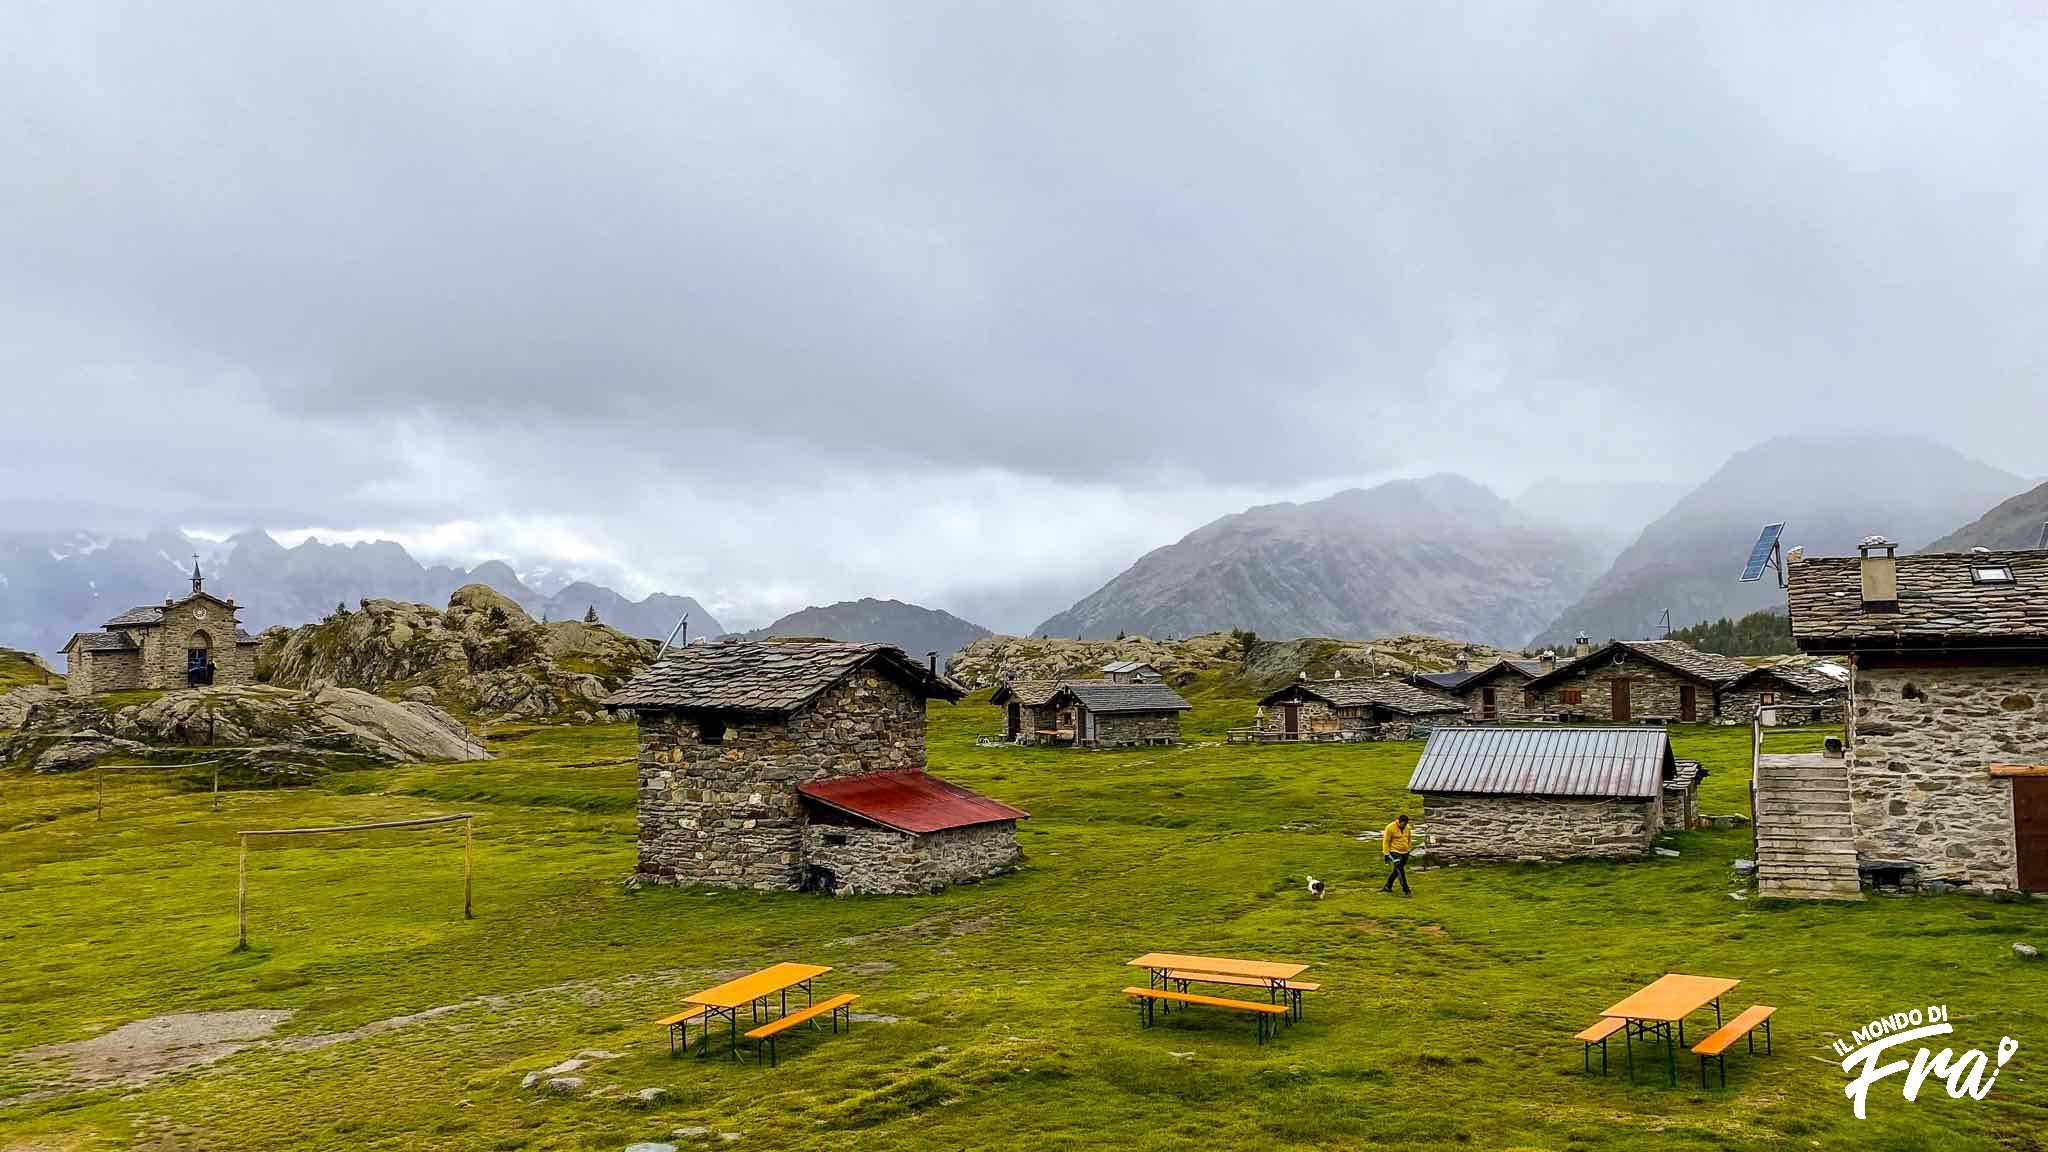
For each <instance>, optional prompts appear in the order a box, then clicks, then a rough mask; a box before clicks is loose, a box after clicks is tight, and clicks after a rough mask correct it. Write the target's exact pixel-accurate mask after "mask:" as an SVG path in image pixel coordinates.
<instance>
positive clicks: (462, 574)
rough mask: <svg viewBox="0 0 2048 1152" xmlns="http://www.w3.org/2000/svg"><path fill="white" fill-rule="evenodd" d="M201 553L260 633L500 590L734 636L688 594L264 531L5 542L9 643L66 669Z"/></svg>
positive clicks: (638, 627) (1, 593)
mask: <svg viewBox="0 0 2048 1152" xmlns="http://www.w3.org/2000/svg"><path fill="white" fill-rule="evenodd" d="M195 553H197V554H201V555H202V556H203V561H202V564H201V567H202V571H203V573H204V575H205V577H206V587H207V590H208V591H210V592H214V593H216V594H217V595H220V596H223V597H228V596H232V597H234V598H235V602H236V604H237V606H239V607H240V608H241V609H242V612H241V619H242V624H243V627H245V628H247V629H248V630H249V631H251V632H257V631H261V630H262V629H264V628H267V627H269V626H271V625H274V624H282V625H287V626H297V625H300V624H307V623H311V622H312V621H315V620H319V619H322V618H324V617H325V616H327V615H328V614H329V613H330V612H332V611H333V610H334V606H335V605H336V604H348V605H351V606H353V605H354V604H355V603H356V602H357V601H359V600H362V599H364V598H366V597H381V598H385V599H392V600H403V601H407V602H411V603H421V604H430V605H439V604H445V603H447V601H448V597H449V595H450V594H452V593H453V592H454V591H455V589H457V588H460V587H461V586H463V585H464V584H485V585H488V586H489V587H491V588H493V589H496V590H497V591H498V592H501V593H503V594H504V595H506V596H508V597H510V598H511V599H512V600H514V601H516V602H517V603H518V604H519V606H520V607H521V608H523V609H525V610H526V611H527V612H528V613H529V614H530V615H532V616H534V617H536V618H541V617H543V616H545V617H548V618H552V619H563V618H565V617H572V616H573V617H576V618H581V617H582V616H583V614H584V613H585V612H586V611H588V610H589V609H591V608H593V607H594V608H596V609H597V614H598V617H599V619H601V620H602V621H603V622H604V623H606V624H609V625H611V626H612V627H614V628H617V629H619V630H620V631H622V632H625V633H627V634H629V635H634V636H651V637H655V638H657V639H662V638H666V637H667V636H668V634H669V631H670V630H671V629H673V628H674V627H675V625H676V622H677V621H678V620H680V619H681V618H682V616H683V613H685V612H688V613H689V614H690V635H691V636H693V637H694V636H706V637H710V636H717V635H720V634H721V633H722V631H723V630H722V629H721V628H720V626H719V624H718V621H717V620H715V619H713V618H712V616H711V614H710V613H709V612H706V611H705V610H704V607H703V606H702V605H701V604H699V603H697V601H696V600H694V599H692V598H691V597H688V596H672V595H668V594H666V593H660V592H657V593H654V594H652V595H650V596H647V597H645V598H644V599H641V600H631V599H628V598H627V597H625V596H622V595H620V594H619V593H617V592H615V591H613V590H612V589H610V588H605V587H602V586H600V585H595V584H590V583H585V582H581V581H577V582H573V583H567V584H558V586H557V587H556V589H555V590H554V591H553V593H552V594H551V595H544V594H542V593H541V592H540V591H538V590H536V589H535V588H533V587H531V586H529V585H528V584H527V583H525V582H524V581H523V580H522V579H521V578H520V576H519V573H518V572H517V571H516V570H514V569H513V567H512V566H511V565H509V564H507V563H505V562H504V561H501V560H490V561H486V562H484V563H482V564H479V565H477V566H476V567H475V568H471V569H464V568H460V567H454V566H448V565H423V564H421V563H420V562H419V561H417V560H415V559H413V557H412V555H411V554H410V553H408V552H407V551H406V550H405V548H404V547H403V546H401V545H399V544H395V543H393V542H391V541H388V540H379V541H375V542H370V543H363V544H327V543H322V542H321V541H319V540H316V539H308V540H305V541H304V542H302V543H300V544H298V545H295V546H293V547H290V548H286V547H284V546H283V545H281V544H279V543H278V542H277V541H276V540H274V539H272V538H271V537H270V536H269V534H267V533H264V532H258V531H250V532H243V533H240V534H238V535H235V536H233V537H230V538H229V539H228V540H226V541H223V542H219V543H215V542H212V541H206V540H194V539H192V538H190V537H187V536H185V535H184V534H183V533H181V532H177V531H173V530H169V529H164V530H159V531H156V532H151V533H149V534H147V535H145V536H142V537H106V536H92V535H88V534H85V533H70V534H62V533H35V532H15V533H7V534H4V535H0V645H8V646H12V647H18V648H25V649H28V650H30V651H35V652H40V653H42V654H43V656H44V658H45V659H51V660H56V658H57V651H58V649H59V648H60V647H62V645H63V644H64V641H65V640H66V639H68V638H69V637H70V636H71V634H72V633H74V632H83V631H88V630H91V629H94V628H98V627H99V626H100V625H101V624H102V623H104V622H105V621H106V620H107V619H108V618H109V617H111V616H113V615H115V614H116V613H119V612H121V611H123V610H124V609H127V608H129V607H132V606H134V605H137V604H152V603H156V602H158V601H161V600H162V599H163V598H164V597H166V596H182V595H184V594H185V593H186V592H187V591H189V588H190V585H189V583H188V581H189V578H190V574H191V570H192V564H193V556H194V554H195ZM59 663H61V661H59Z"/></svg>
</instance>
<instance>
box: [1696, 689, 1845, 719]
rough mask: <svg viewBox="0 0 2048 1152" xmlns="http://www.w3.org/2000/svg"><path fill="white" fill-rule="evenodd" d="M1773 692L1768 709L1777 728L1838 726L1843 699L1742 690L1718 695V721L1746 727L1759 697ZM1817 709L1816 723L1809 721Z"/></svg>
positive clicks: (1838, 695) (1783, 691)
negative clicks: (1775, 718)
mask: <svg viewBox="0 0 2048 1152" xmlns="http://www.w3.org/2000/svg"><path fill="white" fill-rule="evenodd" d="M1765 692H1775V693H1776V695H1775V696H1774V697H1773V700H1774V703H1773V704H1772V705H1771V707H1773V708H1775V709H1777V710H1778V723H1779V724H1781V725H1782V724H1840V723H1842V720H1843V716H1844V705H1843V700H1844V695H1845V694H1843V693H1835V694H1833V695H1828V696H1816V695H1814V694H1812V693H1808V692H1794V691H1791V690H1789V689H1784V688H1777V689H1769V688H1743V689H1739V690H1733V691H1728V692H1723V693H1721V708H1720V712H1721V720H1722V722H1723V723H1727V724H1747V723H1749V720H1750V717H1752V716H1755V715H1756V710H1757V709H1758V708H1759V707H1761V706H1762V705H1763V694H1764V693H1765ZM1816 708H1818V709H1820V719H1818V720H1815V719H1813V718H1812V717H1813V710H1814V709H1816Z"/></svg>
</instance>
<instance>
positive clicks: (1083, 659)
mask: <svg viewBox="0 0 2048 1152" xmlns="http://www.w3.org/2000/svg"><path fill="white" fill-rule="evenodd" d="M1246 639H1247V637H1246V636H1244V635H1241V634H1234V633H1230V632H1207V633H1203V634H1202V635H1199V636H1189V637H1187V638H1185V639H1182V640H1174V641H1170V642H1169V641H1160V640H1152V639H1149V638H1147V637H1144V636H1127V637H1124V638H1123V639H1120V640H1047V639H1037V638H1033V637H1028V636H990V637H987V638H985V639H981V640H976V641H975V642H974V643H972V644H969V645H968V646H967V647H966V648H963V649H961V651H960V653H959V655H957V656H955V657H954V658H953V661H952V663H951V665H950V666H949V669H948V670H949V671H950V673H951V675H952V677H953V679H955V680H958V681H959V682H960V683H962V684H965V685H967V686H968V687H969V688H971V689H980V688H992V687H994V686H995V685H997V684H999V683H1001V682H1002V681H1003V680H1004V678H1005V677H1007V678H1009V679H1012V680H1066V679H1075V678H1084V677H1093V676H1099V675H1101V668H1102V666H1103V665H1104V664H1108V663H1110V662H1111V661H1115V660H1140V661H1143V662H1145V663H1147V664H1150V665H1152V667H1154V668H1156V669H1158V670H1159V674H1160V675H1161V676H1162V677H1164V678H1165V679H1166V681H1167V682H1168V683H1170V684H1183V683H1186V682H1187V680H1188V679H1189V677H1190V675H1191V674H1192V673H1196V672H1209V671H1218V670H1221V671H1224V672H1226V673H1228V674H1229V675H1231V676H1233V677H1236V678H1239V679H1241V680H1243V681H1245V682H1246V683H1248V684H1249V685H1250V686H1252V687H1262V688H1276V687H1279V686H1281V685H1283V684H1288V683H1291V682H1293V681H1294V680H1296V679H1297V678H1299V677H1300V676H1301V675H1302V674H1303V673H1307V674H1308V676H1309V678H1310V679H1312V680H1326V679H1329V677H1330V676H1331V675H1333V674H1335V673H1342V674H1343V675H1345V676H1347V677H1353V678H1356V677H1361V676H1371V677H1377V676H1405V675H1407V674H1409V673H1411V672H1445V671H1449V670H1450V669H1452V668H1454V667H1456V666H1457V661H1458V657H1459V656H1460V655H1461V654H1463V655H1465V656H1466V657H1467V658H1468V659H1470V661H1471V662H1472V667H1474V668H1483V667H1485V666H1486V665H1487V664H1490V663H1492V662H1493V661H1495V660H1497V659H1500V658H1501V657H1503V656H1508V655H1513V654H1512V653H1508V652H1506V651H1503V650H1502V649H1498V648H1491V647H1488V646H1486V645H1484V644H1467V643H1464V642H1462V641H1458V640H1446V639H1443V638H1441V637H1437V636H1423V635H1419V634H1414V633H1409V634H1404V635H1400V636H1386V637H1382V638H1380V639H1377V640H1331V639H1327V638H1324V637H1316V636H1311V637H1305V638H1302V639H1299V640H1260V639H1258V638H1257V637H1249V639H1250V640H1251V650H1250V651H1249V652H1247V651H1246V650H1245V641H1246Z"/></svg>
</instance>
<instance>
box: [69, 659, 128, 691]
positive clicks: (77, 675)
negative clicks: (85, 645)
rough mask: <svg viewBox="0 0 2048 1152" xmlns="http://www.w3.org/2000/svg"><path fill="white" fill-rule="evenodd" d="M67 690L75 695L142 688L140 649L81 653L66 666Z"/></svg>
mask: <svg viewBox="0 0 2048 1152" xmlns="http://www.w3.org/2000/svg"><path fill="white" fill-rule="evenodd" d="M65 675H66V679H65V682H64V691H65V693H66V694H68V695H71V696H90V695H92V694H93V693H95V692H133V691H135V690H136V689H138V688H140V687H142V654H141V653H139V652H79V653H77V655H76V657H75V658H74V659H73V660H72V661H71V662H70V664H69V665H67V666H66V672H65Z"/></svg>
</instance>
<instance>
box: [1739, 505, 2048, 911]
mask: <svg viewBox="0 0 2048 1152" xmlns="http://www.w3.org/2000/svg"><path fill="white" fill-rule="evenodd" d="M1786 580H1787V588H1788V591H1787V600H1788V602H1789V605H1790V610H1791V616H1792V636H1793V639H1794V640H1796V641H1797V642H1798V644H1799V647H1800V648H1801V649H1802V650H1803V651H1806V652H1809V653H1814V654H1819V655H1827V656H1833V657H1839V658H1841V659H1843V660H1845V661H1846V662H1847V664H1848V667H1849V672H1850V681H1849V696H1848V707H1847V712H1848V719H1847V722H1846V724H1845V726H1844V737H1845V740H1844V743H1845V745H1846V755H1845V756H1843V757H1841V758H1837V759H1828V758H1822V757H1813V758H1810V761H1811V762H1809V763H1802V764H1791V765H1786V766H1782V776H1781V770H1780V769H1781V766H1778V765H1774V764H1771V763H1769V762H1770V761H1771V760H1773V759H1774V758H1771V757H1763V758H1760V762H1759V774H1758V786H1757V802H1758V816H1757V832H1758V836H1759V839H1760V842H1763V841H1765V840H1767V839H1768V838H1770V837H1772V836H1773V834H1776V835H1777V836H1779V837H1781V838H1784V839H1786V840H1787V841H1791V842H1795V843H1796V842H1806V843H1808V844H1817V843H1820V842H1822V841H1827V842H1835V841H1843V840H1846V841H1848V842H1850V843H1852V844H1853V846H1854V857H1855V860H1854V863H1855V866H1856V867H1857V868H1858V869H1859V870H1860V871H1861V872H1862V873H1863V875H1864V876H1865V877H1868V878H1884V879H1886V880H1888V881H1889V880H1896V881H1898V882H1901V883H1904V884H1906V885H1908V886H1911V885H1923V886H1924V885H1928V884H1930V883H1937V882H1938V883H1940V884H1944V885H1955V886H1959V887H1964V888H1968V889H1972V890H1977V891H2001V890H2019V891H2026V892H2048V552H2043V551H1998V552H1966V553H1937V554H1928V555H1917V556H1899V555H1897V554H1896V546H1895V545H1893V544H1892V543H1891V542H1889V541H1887V540H1885V539H1883V538H1882V537H1872V538H1870V539H1869V540H1866V541H1865V542H1864V543H1863V545H1862V546H1861V548H1860V549H1859V555H1857V556H1850V557H1826V558H1821V557H1815V558H1799V557H1795V558H1793V559H1792V560H1791V561H1790V562H1789V563H1788V564H1787V565H1786ZM1788 759H1789V758H1788ZM1781 778H1782V779H1783V781H1784V782H1785V784H1786V785H1787V786H1785V787H1782V788H1781V787H1780V786H1779V784H1778V781H1779V780H1780V779H1781ZM1793 785H1796V787H1794V786H1793ZM1822 787H1826V788H1830V789H1832V790H1833V793H1832V794H1833V795H1837V796H1840V797H1841V799H1842V800H1843V801H1846V803H1843V804H1828V805H1820V806H1816V805H1814V804H1812V803H1810V802H1808V798H1809V797H1813V796H1815V794H1816V790H1817V789H1820V788H1822ZM1842 808H1846V812H1841V811H1837V809H1842ZM1780 813H1782V814H1780ZM1758 873H1759V880H1760V882H1764V883H1766V884H1768V883H1769V882H1770V880H1771V876H1770V874H1769V865H1768V862H1767V861H1766V860H1764V859H1763V858H1761V857H1760V858H1759V861H1758ZM1847 879H1848V880H1849V881H1850V885H1849V890H1850V892H1851V893H1853V892H1854V888H1853V882H1854V880H1855V877H1854V876H1853V875H1851V876H1849V877H1847ZM1816 894H1832V893H1828V892H1825V891H1820V892H1816Z"/></svg>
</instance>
